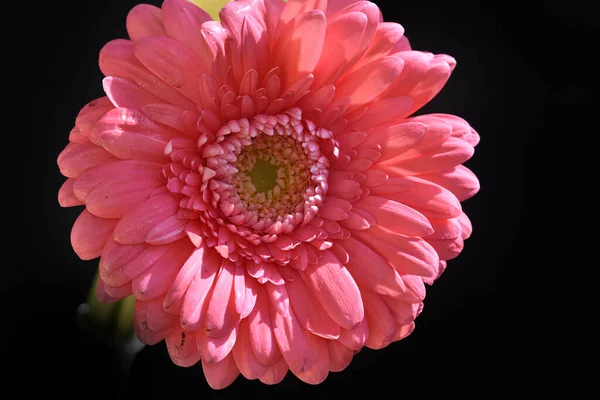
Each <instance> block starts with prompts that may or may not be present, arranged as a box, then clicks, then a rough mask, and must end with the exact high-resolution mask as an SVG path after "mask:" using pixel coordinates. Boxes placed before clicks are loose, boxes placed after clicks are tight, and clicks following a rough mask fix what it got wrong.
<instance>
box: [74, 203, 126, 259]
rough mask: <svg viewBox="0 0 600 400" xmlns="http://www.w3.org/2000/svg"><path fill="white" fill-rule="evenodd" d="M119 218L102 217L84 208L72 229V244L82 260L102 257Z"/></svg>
mask: <svg viewBox="0 0 600 400" xmlns="http://www.w3.org/2000/svg"><path fill="white" fill-rule="evenodd" d="M117 222H118V220H116V219H106V218H100V217H97V216H95V215H92V214H90V212H89V211H88V210H83V211H82V212H81V214H79V217H77V219H76V220H75V223H74V224H73V228H72V229H71V245H72V246H73V250H75V253H77V255H78V256H79V258H81V259H82V260H91V259H94V258H96V257H100V255H101V254H102V249H103V248H104V245H105V244H106V241H107V240H108V238H109V237H110V236H111V234H112V232H113V230H114V228H115V225H116V224H117Z"/></svg>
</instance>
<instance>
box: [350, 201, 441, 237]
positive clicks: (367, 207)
mask: <svg viewBox="0 0 600 400" xmlns="http://www.w3.org/2000/svg"><path fill="white" fill-rule="evenodd" d="M354 206H355V207H357V208H359V209H361V210H364V211H366V212H368V213H369V214H371V215H373V216H374V217H375V219H376V220H377V225H378V226H380V227H383V228H386V229H388V230H390V231H392V232H397V233H400V234H403V235H407V236H427V235H430V234H432V233H433V229H432V228H431V224H429V221H428V220H427V218H425V217H424V216H423V214H421V213H419V212H418V211H415V210H413V209H412V208H410V207H408V206H406V205H404V204H401V203H398V202H396V201H393V200H389V199H385V198H383V197H378V196H367V197H365V198H363V199H362V200H360V201H359V202H358V203H356V204H355V205H354Z"/></svg>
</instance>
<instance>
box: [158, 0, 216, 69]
mask: <svg viewBox="0 0 600 400" xmlns="http://www.w3.org/2000/svg"><path fill="white" fill-rule="evenodd" d="M162 14H163V23H164V25H165V30H166V31H167V33H168V34H169V36H170V37H172V38H173V39H176V40H177V41H179V42H181V43H183V44H184V45H186V46H187V47H188V48H189V49H190V50H192V51H193V52H194V53H196V55H197V56H198V59H199V60H200V61H202V62H203V69H204V70H210V69H211V68H212V60H213V54H212V51H211V48H210V46H209V45H208V43H207V42H206V39H205V37H204V35H203V34H202V24H203V23H204V22H206V21H212V18H211V16H210V15H209V14H208V13H207V12H206V11H204V10H203V9H201V8H200V7H197V6H196V5H195V4H193V3H191V2H189V1H186V0H165V1H164V2H163V4H162Z"/></svg>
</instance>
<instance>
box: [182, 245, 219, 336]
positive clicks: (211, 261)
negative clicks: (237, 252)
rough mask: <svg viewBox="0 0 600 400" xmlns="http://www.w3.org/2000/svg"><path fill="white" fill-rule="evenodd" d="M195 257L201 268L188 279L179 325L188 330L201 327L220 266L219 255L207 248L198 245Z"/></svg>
mask: <svg viewBox="0 0 600 400" xmlns="http://www.w3.org/2000/svg"><path fill="white" fill-rule="evenodd" d="M196 251H197V254H196V257H198V258H199V261H198V262H199V263H200V265H201V268H198V269H197V271H196V275H195V276H194V277H193V278H192V280H191V281H190V284H189V287H188V289H187V291H186V292H185V297H184V299H183V304H182V306H181V326H182V327H183V328H184V329H186V330H188V331H196V330H200V329H202V326H201V324H202V323H203V322H204V318H205V315H206V309H207V308H208V300H210V296H211V293H212V288H213V284H214V281H215V278H216V277H217V274H218V272H219V270H220V268H221V261H222V258H221V256H220V255H219V254H218V253H217V252H215V251H213V250H209V248H207V247H204V246H200V247H199V248H198V250H196Z"/></svg>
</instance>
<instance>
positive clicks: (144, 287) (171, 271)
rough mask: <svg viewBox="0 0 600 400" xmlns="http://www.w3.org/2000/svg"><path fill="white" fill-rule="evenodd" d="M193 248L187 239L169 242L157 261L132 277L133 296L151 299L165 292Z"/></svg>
mask: <svg viewBox="0 0 600 400" xmlns="http://www.w3.org/2000/svg"><path fill="white" fill-rule="evenodd" d="M193 248H194V247H193V245H192V244H191V243H190V242H189V241H187V240H180V241H178V242H175V243H172V244H170V245H169V246H168V250H167V251H166V252H165V253H164V255H163V256H162V257H161V258H160V259H159V260H158V261H156V262H155V263H154V264H153V265H152V266H151V267H150V268H148V269H147V270H145V271H144V272H142V273H141V274H139V275H138V276H137V277H135V278H134V279H133V282H132V285H133V286H132V289H133V294H134V295H135V297H136V298H137V299H140V300H152V299H155V298H157V297H158V296H161V295H163V294H165V293H166V292H167V290H169V287H170V286H171V284H172V283H173V281H174V280H175V277H176V276H177V273H178V272H179V270H180V269H181V266H182V265H183V264H184V263H185V261H186V260H187V258H188V257H189V256H190V254H191V253H192V249H193Z"/></svg>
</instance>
